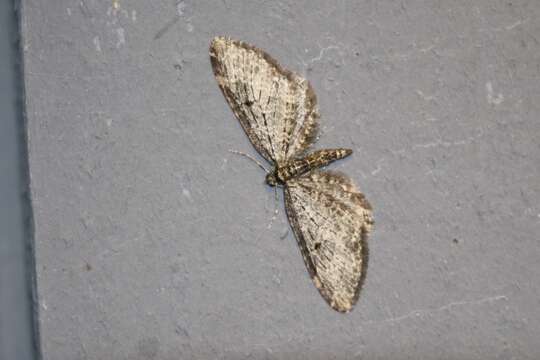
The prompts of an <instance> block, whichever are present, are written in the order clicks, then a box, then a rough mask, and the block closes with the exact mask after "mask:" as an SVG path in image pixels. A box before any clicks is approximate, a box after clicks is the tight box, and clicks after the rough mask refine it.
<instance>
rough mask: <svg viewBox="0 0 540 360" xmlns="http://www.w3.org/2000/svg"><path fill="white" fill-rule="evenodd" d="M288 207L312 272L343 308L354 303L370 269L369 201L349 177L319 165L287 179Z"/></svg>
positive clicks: (337, 306) (327, 294)
mask: <svg viewBox="0 0 540 360" xmlns="http://www.w3.org/2000/svg"><path fill="white" fill-rule="evenodd" d="M285 207H286V210H287V215H288V217H289V222H290V223H291V227H292V229H293V231H294V234H295V236H296V239H297V241H298V244H299V246H300V249H301V251H302V255H303V257H304V261H305V263H306V266H307V268H308V271H309V274H310V275H311V277H312V278H313V282H314V283H315V286H316V287H317V288H318V289H319V292H320V293H321V295H322V296H323V298H324V299H325V300H326V301H327V302H328V304H330V306H331V307H332V308H334V309H335V310H337V311H340V312H347V311H349V310H351V309H352V307H353V306H354V304H355V303H356V301H357V299H358V294H359V291H360V288H361V286H362V283H363V280H364V278H365V275H366V270H367V256H368V252H367V244H366V239H367V235H368V233H369V231H370V230H371V227H372V225H373V218H372V212H371V206H370V205H369V203H368V202H367V200H366V199H365V198H364V195H362V193H360V192H359V191H358V190H357V189H356V187H355V186H354V184H353V183H352V182H351V180H350V179H349V178H348V177H346V176H345V175H343V174H340V173H337V172H327V171H315V172H312V173H310V174H307V175H305V176H302V177H299V178H296V179H293V180H291V181H289V182H287V184H286V187H285Z"/></svg>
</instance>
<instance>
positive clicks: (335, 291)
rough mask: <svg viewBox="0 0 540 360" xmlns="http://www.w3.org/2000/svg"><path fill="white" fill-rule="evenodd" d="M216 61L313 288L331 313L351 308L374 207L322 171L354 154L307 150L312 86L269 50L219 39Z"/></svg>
mask: <svg viewBox="0 0 540 360" xmlns="http://www.w3.org/2000/svg"><path fill="white" fill-rule="evenodd" d="M210 60H211V63H212V68H213V72H214V75H215V77H216V79H217V82H218V84H219V87H220V88H221V91H222V92H223V95H224V96H225V99H226V100H227V102H228V103H229V105H230V107H231V109H232V111H233V112H234V114H235V115H236V117H237V118H238V120H239V121H240V124H241V125H242V127H243V129H244V131H245V133H246V134H247V136H248V138H249V140H250V141H251V143H252V144H253V146H254V147H255V149H256V150H257V151H258V152H259V153H260V154H261V156H263V157H264V158H265V159H266V160H267V161H268V162H269V163H270V164H271V165H272V171H270V172H269V173H268V174H267V175H266V183H267V184H268V185H270V186H277V187H280V188H283V192H284V199H285V209H286V213H287V217H288V219H289V223H290V225H291V227H292V229H293V232H294V235H295V237H296V240H297V242H298V245H299V247H300V250H301V253H302V256H303V257H304V262H305V264H306V267H307V270H308V272H309V274H310V276H311V278H312V279H313V282H314V284H315V286H316V287H317V289H318V290H319V292H320V293H321V295H322V297H323V298H324V299H325V300H326V301H327V302H328V304H329V305H330V306H331V307H332V308H333V309H335V310H337V311H339V312H348V311H350V310H351V309H352V308H353V306H354V305H355V303H356V301H357V300H358V294H359V292H360V289H361V286H362V283H363V281H364V278H365V276H366V270H367V262H368V248H367V243H366V240H367V236H368V233H369V232H370V231H371V228H372V225H373V217H372V210H371V206H370V204H369V202H368V201H367V200H366V198H365V197H364V195H363V194H362V193H361V192H360V191H358V189H357V188H356V186H355V185H354V184H353V182H352V181H351V179H350V178H349V177H347V176H346V175H344V174H342V173H339V172H336V171H323V170H321V169H320V168H322V167H325V166H326V165H328V164H330V163H332V162H333V161H336V160H339V159H343V158H344V157H346V156H349V155H351V153H352V150H350V149H343V148H338V149H323V150H317V151H313V152H311V153H307V151H308V148H309V147H310V146H311V145H312V144H313V143H314V142H315V140H316V137H317V130H318V121H319V111H318V109H317V99H316V96H315V93H314V91H313V88H312V87H311V85H310V83H309V82H308V81H307V80H306V79H304V78H302V77H301V76H299V75H297V74H295V73H293V72H291V71H288V70H286V69H284V68H282V67H281V66H280V65H279V64H278V63H277V61H276V60H274V59H273V58H272V57H271V56H270V55H268V54H267V53H265V52H264V51H262V50H260V49H258V48H256V47H254V46H252V45H249V44H246V43H245V42H242V41H237V40H233V39H230V38H226V37H216V38H214V39H213V40H212V43H211V45H210Z"/></svg>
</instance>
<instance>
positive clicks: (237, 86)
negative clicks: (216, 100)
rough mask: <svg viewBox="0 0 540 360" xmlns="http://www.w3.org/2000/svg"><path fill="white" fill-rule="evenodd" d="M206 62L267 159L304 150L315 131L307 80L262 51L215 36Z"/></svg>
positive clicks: (312, 98) (315, 112)
mask: <svg viewBox="0 0 540 360" xmlns="http://www.w3.org/2000/svg"><path fill="white" fill-rule="evenodd" d="M210 60H211V62H212V68H213V70H214V75H215V76H216V79H217V82H218V84H219V87H220V88H221V90H222V91H223V94H224V95H225V98H226V99H227V102H228V103H229V105H230V106H231V108H232V110H233V112H234V113H235V114H236V117H237V118H238V120H239V121H240V123H241V124H242V127H243V128H244V130H245V132H246V134H247V136H248V137H249V139H250V140H251V142H252V143H253V145H254V146H255V148H256V149H257V151H258V152H259V153H260V154H261V155H262V156H264V157H265V158H266V159H267V160H268V161H270V162H273V163H281V162H284V161H286V160H287V159H290V158H292V157H294V156H295V155H298V154H299V153H301V152H302V151H304V150H305V149H306V148H307V147H308V146H309V145H310V144H311V143H312V142H313V141H314V139H315V137H316V132H317V119H318V117H319V114H318V110H317V100H316V97H315V93H314V92H313V89H312V88H311V85H310V84H309V82H308V81H307V80H305V79H303V78H302V77H300V76H298V75H296V74H294V73H292V72H290V71H287V70H285V69H283V68H282V67H281V66H280V65H279V64H278V63H277V62H276V61H275V60H274V59H273V58H272V57H270V56H269V55H268V54H266V53H265V52H264V51H262V50H260V49H257V48H256V47H253V46H251V45H248V44H246V43H243V42H241V41H236V40H232V39H229V38H223V37H216V38H215V39H214V40H213V41H212V44H211V45H210Z"/></svg>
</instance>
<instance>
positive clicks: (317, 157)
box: [276, 149, 352, 183]
mask: <svg viewBox="0 0 540 360" xmlns="http://www.w3.org/2000/svg"><path fill="white" fill-rule="evenodd" d="M351 154H352V150H351V149H323V150H317V151H314V152H312V153H311V154H309V155H307V156H305V157H303V158H301V159H294V160H291V161H290V162H288V163H287V164H285V165H284V166H281V167H279V168H278V169H277V171H276V175H277V176H276V178H277V179H279V180H280V181H281V182H284V183H285V182H287V180H289V179H293V178H295V177H297V176H300V175H302V174H305V173H307V172H309V171H311V170H315V169H317V168H320V167H323V166H326V165H328V164H330V163H332V162H334V161H336V160H339V159H343V158H344V157H347V156H349V155H351Z"/></svg>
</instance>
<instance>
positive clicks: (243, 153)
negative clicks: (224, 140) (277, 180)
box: [229, 149, 270, 174]
mask: <svg viewBox="0 0 540 360" xmlns="http://www.w3.org/2000/svg"><path fill="white" fill-rule="evenodd" d="M229 152H231V153H233V154H237V155H242V156H245V157H247V158H248V159H249V160H251V161H253V162H254V163H255V164H257V165H258V166H259V167H260V168H261V169H263V170H264V172H266V173H267V174H269V173H270V171H269V170H268V169H266V168H265V167H264V165H263V164H261V163H260V162H259V161H257V159H255V158H254V157H253V156H251V155H249V154H246V153H245V152H241V151H238V150H230V149H229Z"/></svg>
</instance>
